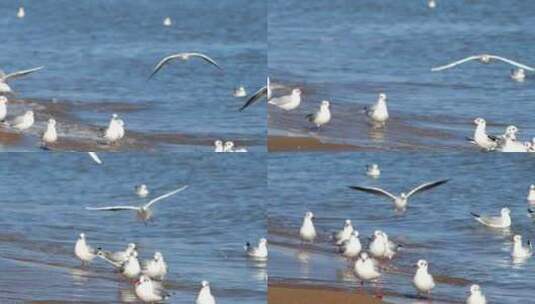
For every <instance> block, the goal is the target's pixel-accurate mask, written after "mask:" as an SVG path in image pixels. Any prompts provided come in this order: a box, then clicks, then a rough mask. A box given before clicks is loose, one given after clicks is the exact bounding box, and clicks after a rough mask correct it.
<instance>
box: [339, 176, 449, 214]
mask: <svg viewBox="0 0 535 304" xmlns="http://www.w3.org/2000/svg"><path fill="white" fill-rule="evenodd" d="M448 181H449V179H443V180H438V181H434V182H429V183H423V184H421V185H419V186H418V187H416V188H414V189H412V190H411V191H409V193H407V194H405V193H404V192H402V193H401V194H400V195H399V196H395V195H394V194H392V193H390V192H387V191H385V190H383V189H381V188H378V187H361V186H350V187H349V188H351V189H353V190H358V191H364V192H368V193H372V194H375V195H383V196H386V197H389V198H390V199H392V201H393V202H394V207H395V208H396V209H397V210H400V211H404V210H405V209H407V203H408V199H409V197H410V196H411V195H413V194H415V193H417V192H423V191H426V190H430V189H432V188H435V187H437V186H440V185H442V184H445V183H447V182H448Z"/></svg>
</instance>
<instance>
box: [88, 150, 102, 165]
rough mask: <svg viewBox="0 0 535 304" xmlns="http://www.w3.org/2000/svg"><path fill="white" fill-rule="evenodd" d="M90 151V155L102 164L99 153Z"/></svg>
mask: <svg viewBox="0 0 535 304" xmlns="http://www.w3.org/2000/svg"><path fill="white" fill-rule="evenodd" d="M87 153H89V156H91V158H92V159H93V160H94V161H95V162H96V163H97V164H99V165H100V164H102V161H101V160H100V158H99V157H98V155H97V153H95V152H87Z"/></svg>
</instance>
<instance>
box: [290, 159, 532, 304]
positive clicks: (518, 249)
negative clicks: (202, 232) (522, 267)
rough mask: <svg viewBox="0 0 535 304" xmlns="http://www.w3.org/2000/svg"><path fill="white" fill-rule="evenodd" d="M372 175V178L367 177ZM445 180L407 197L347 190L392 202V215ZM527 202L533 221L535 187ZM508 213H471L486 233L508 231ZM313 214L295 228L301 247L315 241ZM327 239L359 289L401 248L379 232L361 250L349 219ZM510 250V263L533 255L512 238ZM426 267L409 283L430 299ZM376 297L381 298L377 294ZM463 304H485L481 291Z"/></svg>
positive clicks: (422, 263) (419, 266) (474, 288)
mask: <svg viewBox="0 0 535 304" xmlns="http://www.w3.org/2000/svg"><path fill="white" fill-rule="evenodd" d="M370 172H373V174H370ZM366 175H368V176H369V177H371V178H374V179H375V178H378V177H379V176H380V169H379V166H378V165H377V164H371V165H369V166H367V172H366ZM447 182H448V180H447V179H443V180H439V181H435V182H429V183H423V184H421V185H420V186H418V187H416V188H414V189H412V190H411V191H409V192H408V193H407V194H404V193H402V194H400V195H399V196H396V195H393V194H391V193H389V192H387V191H385V190H383V189H381V188H378V187H361V186H350V187H349V188H351V189H353V190H357V191H362V192H366V193H371V194H375V195H380V196H384V197H386V198H389V199H390V200H392V201H393V202H394V208H395V210H396V211H406V210H407V207H408V205H407V200H408V198H409V197H410V196H411V195H414V194H416V193H420V192H424V191H428V190H431V189H433V188H435V187H438V186H440V185H443V184H445V183H447ZM527 201H528V204H529V205H530V206H533V208H529V209H528V214H529V215H530V216H532V217H533V218H535V185H531V186H530V188H529V193H528V196H527ZM510 213H511V210H510V209H509V208H507V207H504V208H502V209H501V211H500V214H499V215H497V216H493V215H480V214H476V213H471V215H472V216H473V218H474V220H476V221H477V222H478V223H480V224H482V225H484V226H485V227H488V228H490V229H496V230H500V231H503V230H505V231H508V229H509V228H510V227H511V223H512V221H511V217H510ZM314 217H315V216H314V213H312V212H311V211H307V212H306V213H305V215H304V217H303V221H302V224H301V226H300V228H299V237H300V239H301V241H302V244H303V246H305V245H306V244H310V243H313V242H314V240H315V239H316V238H317V237H318V233H317V230H316V228H315V225H314ZM331 239H332V241H333V246H335V247H336V248H337V252H339V253H340V255H341V256H343V257H345V258H346V259H348V260H349V261H350V262H351V263H352V269H353V273H354V274H355V276H356V277H357V278H358V279H359V280H360V282H361V285H362V286H363V285H364V283H365V282H372V283H377V281H378V280H379V279H380V278H381V276H382V273H381V269H380V268H381V267H380V265H383V264H384V263H390V261H391V260H392V259H393V258H394V257H395V255H396V253H397V252H398V251H399V250H400V249H401V248H402V247H403V246H402V245H400V244H396V243H395V242H393V241H392V240H390V239H389V237H388V235H387V233H386V232H384V231H382V230H375V231H374V232H373V235H372V236H371V238H369V243H368V245H367V246H365V245H364V244H363V243H361V241H360V239H359V232H358V230H357V229H356V228H355V227H354V226H353V223H352V221H351V220H350V219H346V220H345V222H344V226H343V228H342V229H341V230H339V231H337V232H334V233H332V236H331ZM512 241H513V247H512V249H511V252H510V255H511V257H512V260H513V262H514V263H523V262H525V261H526V259H528V258H529V257H531V256H532V255H533V248H532V244H531V243H530V242H529V241H527V242H526V244H524V242H523V241H522V236H521V235H518V234H515V235H514V236H513V239H512ZM428 267H429V263H428V262H427V261H426V260H423V259H420V260H418V261H417V262H416V264H415V269H416V270H415V272H414V276H413V280H412V283H413V285H414V287H415V289H416V292H417V294H418V295H419V296H426V297H427V298H430V297H431V291H432V290H433V288H434V287H435V285H436V283H435V281H434V279H433V275H432V274H431V273H430V272H429V270H428ZM377 295H378V296H379V297H382V295H381V294H380V292H379V290H377ZM466 303H467V304H486V303H487V302H486V297H485V295H484V294H483V292H482V291H481V287H480V286H479V285H477V284H473V285H471V287H470V290H469V295H468V297H467V299H466Z"/></svg>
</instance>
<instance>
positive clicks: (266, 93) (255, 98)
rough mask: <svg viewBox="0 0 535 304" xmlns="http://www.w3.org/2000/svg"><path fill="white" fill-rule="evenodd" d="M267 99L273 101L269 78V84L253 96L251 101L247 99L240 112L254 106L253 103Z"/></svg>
mask: <svg viewBox="0 0 535 304" xmlns="http://www.w3.org/2000/svg"><path fill="white" fill-rule="evenodd" d="M264 97H267V99H268V100H269V99H271V89H270V88H269V77H268V79H267V84H266V85H265V86H263V87H261V88H260V89H259V90H258V91H256V93H254V94H253V96H251V97H250V98H249V99H247V102H245V104H244V105H243V106H242V107H241V108H240V112H241V111H243V110H245V108H247V107H248V106H250V105H252V104H253V103H255V102H257V101H258V100H260V99H262V98H264Z"/></svg>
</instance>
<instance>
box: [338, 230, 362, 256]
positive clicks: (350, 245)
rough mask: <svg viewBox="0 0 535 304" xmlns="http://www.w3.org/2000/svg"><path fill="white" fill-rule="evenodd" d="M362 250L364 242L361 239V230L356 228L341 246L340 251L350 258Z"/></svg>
mask: <svg viewBox="0 0 535 304" xmlns="http://www.w3.org/2000/svg"><path fill="white" fill-rule="evenodd" d="M361 250H362V244H361V243H360V240H359V232H358V231H357V230H354V231H353V232H352V233H351V236H349V239H347V240H346V241H345V242H343V243H342V245H341V246H340V252H341V253H342V255H343V256H344V257H346V258H348V259H352V258H355V257H357V256H358V255H359V253H360V251H361Z"/></svg>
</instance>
